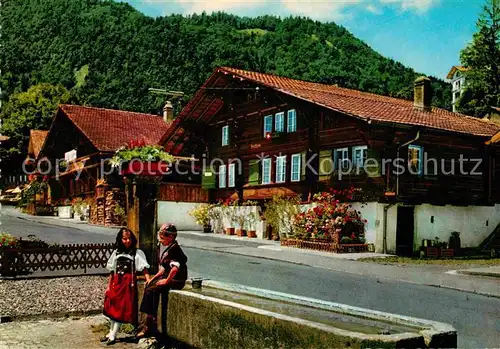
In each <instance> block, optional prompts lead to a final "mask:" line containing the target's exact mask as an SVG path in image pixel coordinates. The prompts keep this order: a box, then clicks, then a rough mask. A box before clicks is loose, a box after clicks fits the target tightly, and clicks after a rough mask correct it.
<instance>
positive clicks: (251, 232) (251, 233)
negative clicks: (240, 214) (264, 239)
mask: <svg viewBox="0 0 500 349" xmlns="http://www.w3.org/2000/svg"><path fill="white" fill-rule="evenodd" d="M247 236H248V237H249V238H256V237H257V232H256V231H255V230H248V231H247Z"/></svg>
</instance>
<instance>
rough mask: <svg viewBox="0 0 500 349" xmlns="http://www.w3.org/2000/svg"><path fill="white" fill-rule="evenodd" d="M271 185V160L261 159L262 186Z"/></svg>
mask: <svg viewBox="0 0 500 349" xmlns="http://www.w3.org/2000/svg"><path fill="white" fill-rule="evenodd" d="M269 183H271V159H270V158H267V159H262V184H269Z"/></svg>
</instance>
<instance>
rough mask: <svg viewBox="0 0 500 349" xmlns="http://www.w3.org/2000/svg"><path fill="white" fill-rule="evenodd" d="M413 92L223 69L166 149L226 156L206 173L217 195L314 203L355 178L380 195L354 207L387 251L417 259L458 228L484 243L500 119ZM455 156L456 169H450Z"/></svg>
mask: <svg viewBox="0 0 500 349" xmlns="http://www.w3.org/2000/svg"><path fill="white" fill-rule="evenodd" d="M414 88H415V100H414V101H407V100H401V99H395V98H391V97H386V96H380V95H375V94H371V93H364V92H360V91H356V90H350V89H345V88H340V87H336V86H330V85H324V84H319V83H312V82H306V81H299V80H294V79H289V78H285V77H280V76H275V75H269V74H262V73H256V72H250V71H244V70H239V69H234V68H227V67H222V68H217V69H216V70H215V72H214V73H213V74H212V75H211V76H210V77H209V78H208V80H207V81H206V82H205V83H204V84H203V86H202V87H201V88H200V89H199V90H198V92H197V93H196V94H195V95H194V97H193V98H192V99H191V101H189V103H188V104H187V105H186V107H185V108H184V109H183V110H182V111H181V112H180V114H179V115H178V116H177V118H176V119H175V120H174V122H173V124H172V126H171V128H170V129H169V130H168V131H167V133H166V134H165V135H164V136H163V138H162V140H161V144H163V145H165V148H166V150H167V151H170V152H171V153H172V154H173V155H178V156H190V155H191V154H194V155H195V157H197V158H200V159H203V158H206V160H205V161H207V163H210V162H211V161H212V160H215V159H217V163H216V164H215V165H214V166H212V168H210V167H209V168H207V169H206V171H205V173H204V175H203V177H202V178H203V187H204V188H206V189H208V190H209V192H210V193H209V197H210V199H211V200H214V199H216V198H228V197H230V196H235V195H238V196H239V197H240V198H242V199H253V200H261V201H263V200H265V199H269V198H271V197H272V196H273V195H297V194H299V195H301V197H302V199H303V200H304V201H305V202H307V201H308V199H309V198H310V197H311V195H313V194H314V193H315V192H318V191H321V190H325V189H328V188H335V189H342V188H346V187H349V186H351V185H354V186H356V187H358V188H363V191H364V192H365V193H366V194H367V195H369V200H368V201H369V202H368V203H367V204H365V205H361V204H360V203H357V204H355V207H359V209H360V210H361V211H362V213H363V215H364V217H365V218H367V219H368V221H369V223H368V226H367V235H366V237H367V240H368V242H370V243H374V244H375V246H376V250H377V251H379V252H380V251H386V252H392V253H398V254H411V252H412V251H413V250H415V249H417V248H418V246H420V243H421V240H422V239H434V238H435V237H436V236H437V237H439V238H440V239H441V240H442V241H443V240H445V241H447V240H448V238H449V236H450V233H451V232H452V231H455V230H456V231H459V232H461V233H462V237H461V238H462V245H463V246H477V245H478V244H479V243H480V242H481V241H482V240H483V239H484V238H485V237H487V236H488V235H489V234H490V233H491V231H492V230H493V229H494V228H495V226H496V225H497V224H498V223H499V222H500V205H498V203H500V192H498V191H497V190H495V188H497V187H500V176H497V177H494V178H493V177H492V176H491V174H492V172H491V171H492V161H493V159H494V157H495V153H491V151H492V150H491V149H489V148H488V147H487V146H485V142H487V141H488V140H489V139H491V137H492V136H493V135H495V134H496V133H497V132H499V131H500V126H498V125H495V124H494V123H491V122H489V121H485V120H479V119H475V118H471V117H467V116H465V115H461V114H457V113H452V112H449V111H446V110H443V109H439V108H434V107H431V106H430V101H431V97H432V96H431V95H430V80H429V79H427V78H419V79H417V80H416V82H415V86H414ZM433 158H434V159H436V161H437V162H438V163H437V167H438V168H436V167H435V165H433V161H432V159H433ZM460 158H465V159H478V161H468V162H463V167H462V170H463V171H462V172H461V173H460V171H459V169H458V167H459V163H458V162H459V159H460ZM395 159H401V160H402V161H401V163H402V165H405V164H408V166H405V169H406V171H405V172H404V173H402V174H397V173H395V172H394V171H395V170H397V168H398V164H397V163H395V162H394V160H395ZM429 159H431V161H430V163H429V161H428V160H429ZM374 160H378V161H377V164H373V161H374ZM384 160H389V161H388V162H384ZM391 160H392V161H391ZM398 161H399V160H398ZM452 163H453V164H454V165H455V166H456V168H457V169H456V171H455V172H454V174H450V175H447V174H443V173H442V172H443V171H442V169H443V167H444V171H448V172H450V167H451V166H452ZM499 163H500V161H499ZM306 164H311V166H306ZM347 164H350V165H349V166H352V167H351V170H350V172H349V173H346V174H343V175H342V178H339V177H338V174H339V172H341V171H343V172H347V171H346V170H347V168H345V166H346V165H347ZM240 165H241V168H240ZM365 165H366V166H365ZM476 165H477V168H476ZM461 166H462V165H461ZM358 168H360V170H359V171H358V170H357V169H358ZM363 169H365V170H366V171H363ZM435 170H437V171H435ZM472 170H475V171H476V172H480V174H479V175H475V174H474V173H475V172H473V171H472ZM410 171H411V172H410ZM434 172H436V173H434Z"/></svg>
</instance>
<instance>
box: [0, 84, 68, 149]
mask: <svg viewBox="0 0 500 349" xmlns="http://www.w3.org/2000/svg"><path fill="white" fill-rule="evenodd" d="M70 101H72V97H71V94H70V92H69V91H68V90H67V89H66V88H64V86H62V85H56V86H53V85H49V84H39V85H35V86H32V87H30V88H29V89H28V91H26V92H20V93H14V94H12V95H11V96H10V99H9V100H8V101H7V103H5V104H4V105H3V106H2V112H1V114H0V115H1V119H2V129H1V133H2V134H4V135H6V136H9V137H10V144H11V145H12V147H11V148H10V149H8V152H9V153H10V155H11V156H16V155H20V154H25V153H26V152H27V147H28V141H29V134H30V129H35V130H48V128H49V126H50V124H51V122H52V118H53V117H54V113H55V111H56V110H57V107H58V105H59V104H63V103H68V102H70ZM3 155H8V154H3Z"/></svg>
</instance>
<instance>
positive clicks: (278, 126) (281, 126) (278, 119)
mask: <svg viewBox="0 0 500 349" xmlns="http://www.w3.org/2000/svg"><path fill="white" fill-rule="evenodd" d="M274 130H275V131H276V132H283V131H285V113H284V112H281V113H276V116H275V117H274Z"/></svg>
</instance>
